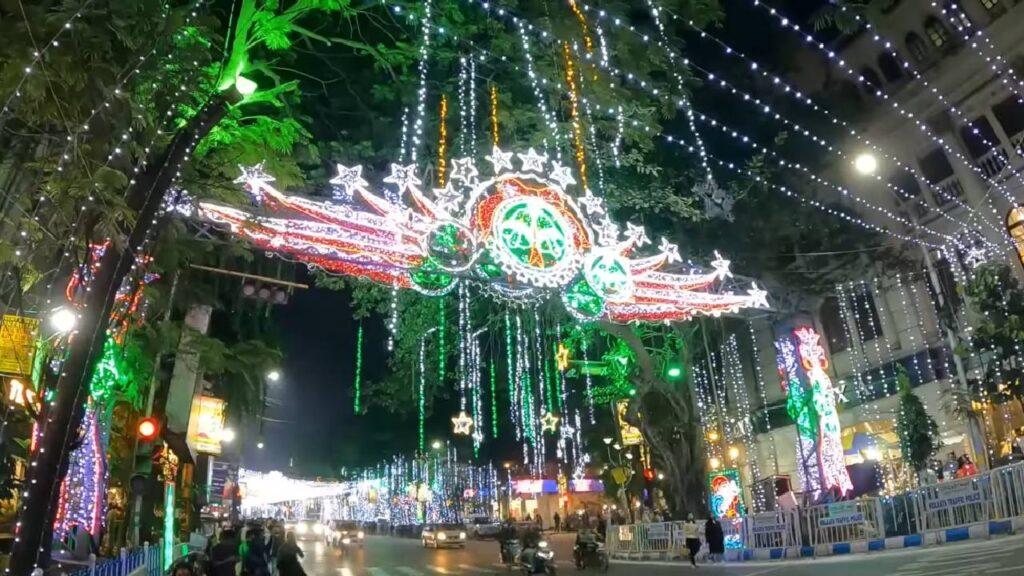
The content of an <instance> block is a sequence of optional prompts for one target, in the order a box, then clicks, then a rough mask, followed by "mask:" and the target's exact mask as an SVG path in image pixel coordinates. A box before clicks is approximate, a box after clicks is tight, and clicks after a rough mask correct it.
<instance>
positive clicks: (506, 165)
mask: <svg viewBox="0 0 1024 576" xmlns="http://www.w3.org/2000/svg"><path fill="white" fill-rule="evenodd" d="M512 154H513V153H512V152H502V151H501V148H498V146H497V144H495V145H494V147H493V148H491V155H490V156H484V159H485V160H487V161H488V162H490V163H491V165H492V166H494V173H495V174H501V171H502V170H511V169H512Z"/></svg>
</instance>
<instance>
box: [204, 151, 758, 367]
mask: <svg viewBox="0 0 1024 576" xmlns="http://www.w3.org/2000/svg"><path fill="white" fill-rule="evenodd" d="M511 156H512V153H511V152H507V153H506V152H502V151H501V150H500V149H498V148H497V147H495V148H494V149H493V151H492V156H491V159H492V160H494V162H493V163H494V165H495V169H496V170H497V171H498V174H496V175H495V176H493V177H492V178H489V179H487V180H484V181H472V179H461V178H460V179H458V180H459V182H458V183H456V182H455V180H456V179H455V178H453V179H451V182H450V186H449V187H446V188H445V189H442V190H440V191H435V196H436V198H437V200H436V201H435V200H432V199H430V198H428V197H427V196H426V195H425V194H424V193H423V192H422V191H421V190H420V189H419V186H418V184H419V179H418V178H416V177H415V175H414V174H413V172H412V170H413V167H412V166H411V165H409V166H400V165H398V164H392V166H391V170H392V174H391V175H390V176H388V177H387V178H385V179H384V180H385V181H387V182H390V183H393V184H396V185H398V186H399V188H400V189H401V190H402V191H403V193H404V196H405V197H403V198H401V199H400V201H399V202H391V201H389V200H385V199H384V198H383V197H382V196H381V195H378V194H375V193H373V192H372V191H370V190H369V189H368V188H366V187H365V186H362V185H358V186H357V185H355V182H357V179H356V175H360V176H359V178H360V179H361V172H359V170H360V169H359V167H356V168H346V169H345V171H346V173H347V176H346V177H345V178H346V180H345V181H346V182H349V183H352V191H353V193H354V198H353V201H352V203H351V204H345V205H340V206H339V205H335V204H332V203H331V202H330V201H315V200H312V199H307V198H302V197H298V196H289V195H286V194H283V193H281V192H279V191H278V190H276V189H275V188H274V187H273V186H272V185H271V184H270V182H273V179H272V178H271V177H269V176H268V175H266V173H265V172H263V170H262V167H261V166H256V167H253V168H247V169H245V170H244V173H243V176H242V178H241V180H242V182H243V183H244V184H245V187H246V188H247V189H248V190H249V192H250V193H251V194H252V195H253V196H254V197H255V198H258V199H261V200H265V204H266V206H267V207H268V208H269V210H270V211H272V212H275V213H277V214H274V216H272V217H268V216H264V215H256V214H252V213H250V212H247V211H244V210H240V209H237V208H231V207H227V206H221V205H217V204H212V203H202V204H200V216H201V217H203V218H206V219H208V220H211V221H213V222H215V223H220V224H224V225H227V226H229V227H230V228H231V230H232V231H233V232H235V233H236V234H239V235H240V236H243V237H245V238H246V239H248V240H249V241H251V242H253V243H254V244H256V245H257V246H260V247H262V248H265V249H267V250H271V251H274V252H278V253H280V254H282V255H286V256H289V257H292V258H295V259H297V260H299V261H301V262H305V263H306V264H307V265H309V266H311V267H316V268H320V269H322V270H324V271H326V272H329V273H334V274H341V275H349V276H358V277H362V278H367V279H370V280H373V281H375V282H378V283H380V284H384V285H390V286H392V287H393V288H394V289H399V288H409V289H415V290H417V291H419V292H421V293H423V294H427V295H441V294H446V293H448V292H450V291H451V290H453V289H454V288H455V286H456V285H457V284H459V283H460V281H468V282H471V283H475V284H481V285H483V286H485V287H486V288H488V289H489V291H490V293H491V294H494V295H497V296H499V297H501V298H507V299H512V300H516V301H519V302H522V301H539V300H540V299H541V298H544V297H545V296H546V291H557V292H558V293H560V295H561V296H562V300H563V302H564V303H566V305H567V307H568V308H569V310H570V312H572V313H573V314H574V315H576V316H578V317H580V318H589V319H591V320H593V319H598V318H607V319H610V320H612V321H616V322H631V321H638V320H653V321H669V320H683V319H687V318H690V317H692V316H693V315H695V314H705V315H712V316H717V315H720V314H722V313H732V312H736V311H738V310H740V309H742V308H748V307H766V306H767V301H766V294H765V292H764V291H763V290H760V289H758V288H757V287H756V286H750V287H749V288H748V290H747V291H746V293H745V294H744V293H742V291H736V290H734V289H725V290H715V288H720V286H716V285H719V284H721V283H722V282H723V281H725V280H727V279H728V278H729V277H730V275H729V272H728V266H729V264H728V261H727V260H725V259H724V258H721V256H719V255H716V261H715V263H713V265H714V270H712V271H710V272H695V271H692V270H691V271H689V272H688V273H685V274H677V273H670V272H666V271H663V270H662V269H663V268H666V267H668V266H670V265H672V264H673V263H677V262H681V261H682V258H681V256H680V253H679V247H678V246H677V245H676V244H674V243H672V242H670V241H668V239H665V238H663V239H662V240H661V243H660V245H659V253H657V254H654V255H650V256H645V255H638V254H636V250H637V249H638V248H639V247H641V246H643V245H644V244H647V243H649V239H648V238H647V235H646V233H644V231H643V229H642V228H640V227H639V226H635V225H633V226H631V227H630V228H629V234H628V237H627V238H626V239H625V240H619V236H620V234H619V230H618V226H617V225H616V224H615V223H614V222H613V221H612V220H611V219H610V218H609V215H608V214H607V211H606V210H605V208H604V206H603V201H602V200H601V199H600V198H599V197H597V196H594V195H585V196H583V197H573V196H572V195H570V194H568V193H566V191H565V190H564V188H563V187H562V186H561V185H560V184H559V183H558V182H554V181H551V180H550V179H549V178H547V177H546V176H545V175H543V174H540V175H537V174H528V173H524V172H516V171H511V170H510V169H507V164H508V159H509V158H510V157H511ZM519 157H520V158H521V159H522V160H523V164H524V167H530V168H531V169H538V168H539V169H543V168H544V167H545V165H546V163H547V162H546V160H545V159H544V157H543V155H541V154H538V153H536V151H530V152H527V153H526V154H521V155H519ZM464 166H466V167H467V168H466V170H467V172H466V174H467V176H468V174H469V173H471V172H472V170H468V166H469V164H464ZM557 168H558V167H556V169H557ZM581 276H582V277H583V278H582V279H581ZM733 288H734V287H733ZM538 357H540V356H539V355H538Z"/></svg>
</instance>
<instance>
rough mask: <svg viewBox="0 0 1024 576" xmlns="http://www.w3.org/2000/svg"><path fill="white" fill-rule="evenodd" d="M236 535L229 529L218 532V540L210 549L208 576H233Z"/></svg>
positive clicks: (236, 556)
mask: <svg viewBox="0 0 1024 576" xmlns="http://www.w3.org/2000/svg"><path fill="white" fill-rule="evenodd" d="M238 560H239V556H238V534H237V533H236V532H235V531H234V530H232V529H231V528H225V529H223V530H221V532H220V539H219V540H218V541H217V543H216V544H214V546H213V548H211V549H210V568H209V570H208V573H209V575H210V576H235V566H236V565H237V564H238Z"/></svg>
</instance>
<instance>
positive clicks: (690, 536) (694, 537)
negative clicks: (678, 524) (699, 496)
mask: <svg viewBox="0 0 1024 576" xmlns="http://www.w3.org/2000/svg"><path fill="white" fill-rule="evenodd" d="M683 538H685V539H686V549H687V550H689V551H690V564H691V565H692V566H693V567H694V568H696V567H697V553H698V552H700V526H698V525H697V522H696V520H694V519H693V513H692V512H691V513H689V514H687V515H686V522H683Z"/></svg>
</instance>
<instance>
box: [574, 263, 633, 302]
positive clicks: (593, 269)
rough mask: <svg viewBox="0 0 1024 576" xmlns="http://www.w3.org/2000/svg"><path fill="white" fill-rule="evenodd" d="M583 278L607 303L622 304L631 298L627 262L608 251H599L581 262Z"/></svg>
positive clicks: (630, 279)
mask: <svg viewBox="0 0 1024 576" xmlns="http://www.w3.org/2000/svg"><path fill="white" fill-rule="evenodd" d="M583 277H584V278H586V279H587V284H590V286H591V287H592V288H593V289H594V291H595V292H597V294H598V295H599V296H601V297H602V298H604V299H605V300H608V301H609V302H622V301H623V300H628V299H629V298H630V297H632V296H633V275H632V273H631V272H630V270H629V262H627V261H626V259H625V258H623V257H622V256H620V255H618V254H616V253H614V252H612V251H610V250H599V251H596V252H594V253H592V254H591V255H590V256H588V257H587V259H586V260H585V261H584V262H583Z"/></svg>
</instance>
